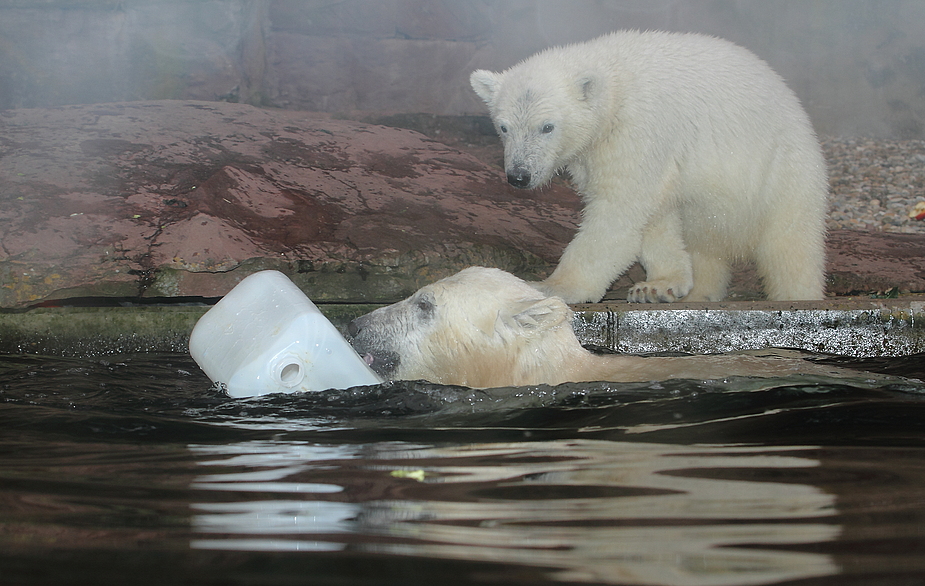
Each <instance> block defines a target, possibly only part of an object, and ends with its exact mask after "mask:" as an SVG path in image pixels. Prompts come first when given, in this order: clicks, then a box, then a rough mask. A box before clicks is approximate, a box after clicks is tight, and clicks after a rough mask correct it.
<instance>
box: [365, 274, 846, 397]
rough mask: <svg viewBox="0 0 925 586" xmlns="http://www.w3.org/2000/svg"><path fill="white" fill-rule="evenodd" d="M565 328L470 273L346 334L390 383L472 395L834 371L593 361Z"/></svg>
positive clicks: (735, 359) (515, 290)
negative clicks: (469, 390) (431, 385)
mask: <svg viewBox="0 0 925 586" xmlns="http://www.w3.org/2000/svg"><path fill="white" fill-rule="evenodd" d="M571 322H572V311H571V310H570V309H569V307H568V305H566V304H565V302H564V301H563V300H562V299H560V298H558V297H548V296H546V295H544V294H542V293H540V292H539V291H537V289H536V288H534V287H533V286H531V285H530V284H529V283H526V282H524V281H522V280H521V279H518V278H517V277H515V276H513V275H511V274H509V273H506V272H504V271H501V270H499V269H488V268H482V267H470V268H468V269H465V270H463V271H461V272H459V273H457V274H456V275H453V276H451V277H447V278H446V279H443V280H441V281H437V282H436V283H434V284H432V285H428V286H426V287H423V288H421V289H420V290H419V291H418V292H417V293H415V294H414V295H412V296H411V297H409V298H408V299H405V300H404V301H400V302H398V303H395V304H393V305H390V306H388V307H383V308H380V309H377V310H375V311H373V312H372V313H369V314H366V315H365V316H362V317H360V318H358V319H356V320H355V321H354V322H353V323H352V324H351V325H350V327H349V328H348V329H349V331H350V334H351V343H352V344H353V346H354V348H355V349H356V350H357V352H359V353H360V354H361V355H363V356H364V357H366V359H367V362H369V363H370V364H371V365H372V366H373V368H374V369H376V370H377V372H379V374H381V375H383V376H385V377H386V378H390V379H397V380H427V381H431V382H435V383H441V384H449V385H466V386H470V387H484V388H488V387H502V386H524V385H536V384H544V383H545V384H559V383H563V382H568V381H573V382H581V381H597V380H607V381H649V380H664V379H670V378H689V379H717V378H723V377H726V376H735V375H741V376H765V377H768V376H785V375H787V374H792V373H815V374H827V375H832V374H835V373H836V372H837V369H825V368H822V367H818V366H815V365H813V364H811V363H808V362H806V361H803V360H797V359H792V358H767V357H756V356H748V355H728V356H684V357H651V358H644V357H639V356H599V355H595V354H592V353H591V352H589V351H587V350H585V349H584V348H583V347H582V346H581V344H580V343H579V342H578V338H576V337H575V333H574V332H573V331H572V326H571Z"/></svg>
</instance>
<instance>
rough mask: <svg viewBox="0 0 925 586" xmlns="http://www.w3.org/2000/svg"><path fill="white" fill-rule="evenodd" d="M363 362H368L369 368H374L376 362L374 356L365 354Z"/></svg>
mask: <svg viewBox="0 0 925 586" xmlns="http://www.w3.org/2000/svg"><path fill="white" fill-rule="evenodd" d="M363 360H364V361H366V364H367V366H372V365H373V362H375V361H376V359H375V358H374V357H373V355H372V354H364V355H363Z"/></svg>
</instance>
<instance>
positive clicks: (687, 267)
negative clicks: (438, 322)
mask: <svg viewBox="0 0 925 586" xmlns="http://www.w3.org/2000/svg"><path fill="white" fill-rule="evenodd" d="M470 81H471V83H472V87H473V89H474V90H475V92H476V93H477V94H478V95H479V97H481V98H482V99H483V100H484V101H485V103H486V104H488V107H489V110H490V112H491V117H492V120H493V121H494V123H495V126H496V128H497V130H498V133H499V134H500V136H501V140H502V142H503V144H504V166H505V171H506V173H507V179H508V182H509V183H510V184H511V185H514V186H515V187H519V188H525V189H532V188H536V187H540V186H542V185H544V184H545V183H547V182H548V181H549V180H550V179H551V178H552V177H553V175H555V174H556V173H557V172H558V171H559V170H565V171H567V172H568V174H569V175H570V176H571V179H572V182H573V184H574V186H575V188H576V189H577V191H578V193H579V194H580V195H581V197H582V199H583V202H584V206H585V207H584V212H583V219H582V222H581V227H580V228H579V230H578V233H577V235H576V236H575V238H574V239H573V240H572V242H571V243H570V244H569V245H568V246H567V247H566V249H565V252H564V253H563V255H562V258H561V259H560V262H559V266H558V267H557V268H556V270H555V271H554V272H553V273H552V274H551V275H550V276H549V278H547V279H546V280H545V281H543V282H542V283H540V286H541V288H542V289H543V290H544V291H546V292H548V293H550V294H554V295H558V296H561V297H562V298H564V299H565V300H566V301H567V302H569V303H577V302H584V301H592V302H593V301H599V300H600V299H601V298H602V297H603V296H604V293H605V292H606V291H607V289H608V287H609V286H610V284H611V283H612V282H613V281H614V280H615V279H616V278H618V277H619V276H620V275H621V274H623V272H625V271H626V269H627V268H629V266H630V265H632V264H633V262H635V261H639V262H640V263H641V264H642V266H643V267H644V268H645V270H646V281H645V282H642V283H637V284H636V285H635V286H634V287H632V288H631V289H630V292H629V296H628V298H629V300H630V301H635V302H659V301H676V300H680V299H684V300H720V299H722V298H723V297H724V296H725V295H726V289H727V287H728V284H729V279H730V263H731V262H732V261H735V260H737V259H745V260H751V261H754V262H755V264H756V265H757V269H758V272H759V274H760V276H761V277H762V279H763V281H764V288H765V292H766V294H767V296H768V297H769V298H770V299H775V300H791V299H821V298H822V296H823V290H824V269H825V215H826V211H827V196H828V182H827V179H826V166H825V160H824V158H823V156H822V152H821V149H820V147H819V143H818V141H817V140H816V137H815V134H814V132H813V129H812V126H811V124H810V121H809V118H808V117H807V115H806V113H805V112H804V111H803V109H802V107H801V106H800V103H799V101H798V100H797V98H796V96H795V95H794V94H793V92H791V91H790V90H789V89H788V88H787V86H786V85H785V84H784V82H783V81H782V80H781V78H780V77H779V76H778V75H777V74H776V73H774V71H772V70H771V68H770V67H769V66H768V65H767V64H766V63H765V62H764V61H762V60H760V59H759V58H758V57H756V56H755V55H754V54H752V53H750V52H749V51H747V50H745V49H743V48H741V47H738V46H736V45H734V44H732V43H730V42H727V41H724V40H722V39H717V38H714V37H708V36H703V35H697V34H676V33H665V32H631V31H625V32H617V33H613V34H610V35H607V36H603V37H600V38H598V39H595V40H592V41H589V42H587V43H582V44H576V45H570V46H566V47H557V48H551V49H547V50H546V51H543V52H541V53H538V54H536V55H534V56H532V57H530V58H528V59H527V60H525V61H523V62H521V63H520V64H518V65H515V66H514V67H512V68H510V69H508V70H507V71H504V72H503V73H493V72H490V71H485V70H478V71H475V72H473V73H472V76H471V78H470Z"/></svg>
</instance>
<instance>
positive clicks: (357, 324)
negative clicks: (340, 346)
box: [347, 315, 368, 338]
mask: <svg viewBox="0 0 925 586" xmlns="http://www.w3.org/2000/svg"><path fill="white" fill-rule="evenodd" d="M367 321H368V320H367V319H366V316H365V315H361V316H360V317H358V318H356V319H355V320H353V321H351V322H350V323H349V324H347V334H348V335H350V337H352V338H356V337H357V334H359V333H360V331H361V330H362V329H363V328H364V327H365V326H366V322H367Z"/></svg>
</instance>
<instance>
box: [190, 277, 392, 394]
mask: <svg viewBox="0 0 925 586" xmlns="http://www.w3.org/2000/svg"><path fill="white" fill-rule="evenodd" d="M189 349H190V354H191V355H192V356H193V359H194V360H195V361H196V363H197V364H198V365H199V367H200V368H202V370H203V371H204V372H205V373H206V375H207V376H208V377H209V378H210V379H211V380H212V381H213V382H220V383H223V384H224V385H225V388H226V389H227V391H228V394H229V395H231V396H232V397H251V396H254V395H265V394H268V393H295V392H301V391H323V390H325V389H346V388H350V387H356V386H362V385H375V384H379V383H381V382H382V379H381V378H379V376H378V375H377V374H376V373H375V372H373V370H372V369H371V368H370V367H369V366H368V365H367V364H366V362H365V361H364V360H363V359H362V358H360V356H359V355H357V353H356V352H355V351H354V350H353V347H352V346H350V344H349V343H348V342H347V340H345V339H344V337H343V336H341V335H340V332H338V331H337V329H336V328H335V327H334V325H333V324H331V322H329V321H328V319H327V318H326V317H324V315H322V314H321V312H320V311H318V308H317V307H315V304H314V303H312V302H311V300H309V298H308V297H306V296H305V294H304V293H302V291H301V290H300V289H299V288H298V287H296V286H295V285H294V284H293V283H292V281H290V280H289V278H288V277H286V275H284V274H283V273H280V272H279V271H261V272H259V273H254V274H253V275H250V276H249V277H247V278H245V279H244V280H243V281H241V282H240V283H238V285H237V286H236V287H235V288H234V289H232V290H231V291H230V292H229V293H228V294H227V295H225V297H223V298H222V299H221V300H220V301H219V302H218V303H216V304H215V306H214V307H212V308H211V309H210V310H209V311H207V312H206V313H205V315H203V316H202V317H201V318H199V321H198V322H197V323H196V327H194V328H193V332H192V334H191V335H190V342H189Z"/></svg>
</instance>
